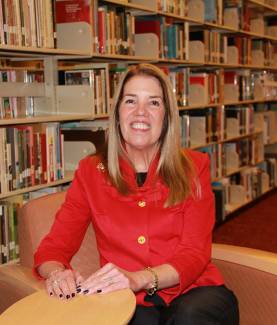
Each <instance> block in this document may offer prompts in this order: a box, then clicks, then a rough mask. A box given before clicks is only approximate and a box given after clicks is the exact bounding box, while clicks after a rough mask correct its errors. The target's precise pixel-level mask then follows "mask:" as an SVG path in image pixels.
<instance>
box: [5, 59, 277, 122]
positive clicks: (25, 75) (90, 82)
mask: <svg viewBox="0 0 277 325" xmlns="http://www.w3.org/2000/svg"><path fill="white" fill-rule="evenodd" d="M126 68H127V65H115V64H110V65H103V64H102V65H101V64H100V65H97V64H94V65H91V67H89V66H88V65H84V66H83V68H82V65H78V67H77V68H75V69H74V65H73V66H72V65H71V66H70V67H67V68H66V67H63V69H61V70H60V71H59V84H60V85H65V86H70V87H71V86H75V85H79V86H80V85H84V86H89V87H90V89H91V90H90V89H88V91H91V96H90V97H91V103H90V102H88V103H87V105H88V106H90V107H91V110H90V113H91V114H92V115H93V116H99V115H106V114H108V113H109V108H110V102H111V101H112V98H113V96H114V92H115V89H116V87H117V85H118V83H119V81H120V77H121V75H122V74H123V73H124V72H125V71H126ZM161 68H162V69H163V70H164V71H165V73H166V74H167V75H168V77H169V79H170V81H171V84H172V87H173V91H174V93H175V95H176V99H177V102H178V105H179V106H180V107H181V108H182V109H184V108H185V107H186V106H209V105H214V104H217V103H218V104H220V103H221V104H226V105H230V104H232V103H234V104H235V103H237V102H238V103H239V101H247V100H257V101H259V100H274V99H275V98H277V80H276V74H275V73H272V72H268V71H264V70H263V71H252V70H249V69H236V70H225V71H222V70H220V69H216V70H204V69H192V68H188V67H186V68H184V67H170V66H161ZM7 81H10V82H18V83H19V82H29V83H30V82H32V83H34V82H37V83H42V82H43V81H44V76H43V72H42V71H28V70H25V71H23V70H19V71H16V70H10V71H8V70H7V71H2V73H0V94H1V85H4V83H5V82H7ZM65 91H66V89H65ZM67 91H68V92H71V88H68V89H67ZM80 93H82V92H80ZM77 95H78V94H77ZM57 102H60V101H59V98H57ZM38 103H39V102H38ZM36 106H38V104H36V97H34V96H21V97H1V98H0V118H16V117H31V116H35V115H39V112H38V110H37V107H36ZM81 110H82V108H81ZM86 111H89V109H87V108H86Z"/></svg>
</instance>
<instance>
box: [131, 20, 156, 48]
mask: <svg viewBox="0 0 277 325" xmlns="http://www.w3.org/2000/svg"><path fill="white" fill-rule="evenodd" d="M135 33H136V34H143V33H153V34H156V35H157V36H158V39H159V45H160V42H161V22H160V20H158V19H136V21H135Z"/></svg>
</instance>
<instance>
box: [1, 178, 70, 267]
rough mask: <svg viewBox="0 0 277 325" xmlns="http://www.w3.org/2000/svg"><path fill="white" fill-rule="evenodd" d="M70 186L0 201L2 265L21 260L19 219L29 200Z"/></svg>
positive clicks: (38, 191) (44, 189) (54, 187)
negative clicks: (21, 209) (20, 211)
mask: <svg viewBox="0 0 277 325" xmlns="http://www.w3.org/2000/svg"><path fill="white" fill-rule="evenodd" d="M67 188H68V184H64V185H59V186H53V187H46V188H42V189H39V190H36V191H32V192H29V193H24V194H21V195H16V196H13V197H9V198H7V199H5V200H0V265H1V264H5V263H8V262H11V261H17V260H18V259H19V245H18V238H19V234H18V218H19V210H20V208H21V207H22V206H23V205H24V204H26V203H27V202H28V201H29V200H32V199H36V198H39V197H42V196H45V195H48V194H52V193H57V192H60V191H65V190H67Z"/></svg>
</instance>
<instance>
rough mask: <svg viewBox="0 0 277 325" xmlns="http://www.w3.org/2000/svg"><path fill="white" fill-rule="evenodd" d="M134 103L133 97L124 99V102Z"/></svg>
mask: <svg viewBox="0 0 277 325" xmlns="http://www.w3.org/2000/svg"><path fill="white" fill-rule="evenodd" d="M134 103H135V101H134V99H126V100H125V104H134Z"/></svg>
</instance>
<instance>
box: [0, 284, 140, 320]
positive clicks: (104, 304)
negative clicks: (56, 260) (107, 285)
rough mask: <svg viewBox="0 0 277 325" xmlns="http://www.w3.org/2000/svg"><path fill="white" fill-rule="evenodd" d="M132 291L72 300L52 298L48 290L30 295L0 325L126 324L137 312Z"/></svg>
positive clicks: (4, 316) (8, 312) (5, 314)
mask: <svg viewBox="0 0 277 325" xmlns="http://www.w3.org/2000/svg"><path fill="white" fill-rule="evenodd" d="M135 307H136V299H135V295H134V294H133V292H132V291H131V290H129V289H125V290H120V291H116V292H112V293H108V294H103V295H100V294H97V295H91V296H83V295H82V296H77V297H76V298H74V299H71V300H69V301H66V300H59V299H57V298H50V297H49V296H48V295H47V293H46V292H45V290H40V291H38V292H36V293H34V294H31V295H30V296H27V297H25V298H23V299H21V300H19V301H18V302H16V303H15V304H14V305H12V306H11V307H9V308H8V309H7V310H6V311H5V312H4V313H3V314H2V315H0V324H1V325H15V324H16V325H30V324H34V325H61V324H66V325H76V324H78V325H125V324H128V322H129V320H130V319H131V318H132V315H133V313H134V311H135Z"/></svg>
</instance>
